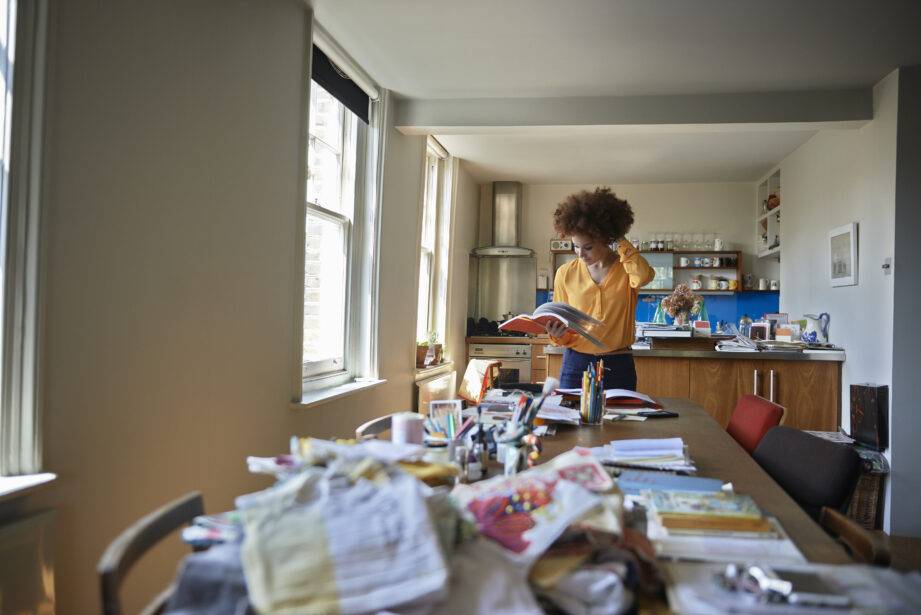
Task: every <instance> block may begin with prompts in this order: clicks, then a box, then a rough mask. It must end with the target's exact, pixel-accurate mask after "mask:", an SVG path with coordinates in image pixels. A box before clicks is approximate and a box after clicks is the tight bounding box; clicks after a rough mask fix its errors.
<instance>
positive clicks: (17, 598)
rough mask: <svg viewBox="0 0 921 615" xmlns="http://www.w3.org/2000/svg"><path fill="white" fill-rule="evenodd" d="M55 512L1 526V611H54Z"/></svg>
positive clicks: (43, 613)
mask: <svg viewBox="0 0 921 615" xmlns="http://www.w3.org/2000/svg"><path fill="white" fill-rule="evenodd" d="M53 520H54V512H53V511H42V512H39V513H35V514H33V515H31V516H29V517H23V518H20V519H16V520H14V521H10V522H7V523H5V524H4V525H0V614H6V613H16V614H18V613H36V614H37V615H53V613H54V550H53V548H52V547H53V543H52V540H53V535H52V531H53V528H52V522H53Z"/></svg>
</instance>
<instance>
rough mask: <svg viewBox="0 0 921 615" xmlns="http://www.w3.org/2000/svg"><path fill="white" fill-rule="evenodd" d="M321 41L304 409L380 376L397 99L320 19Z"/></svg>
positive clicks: (311, 106)
mask: <svg viewBox="0 0 921 615" xmlns="http://www.w3.org/2000/svg"><path fill="white" fill-rule="evenodd" d="M314 41H315V42H316V43H317V45H315V46H314V47H313V48H312V60H311V77H310V80H309V90H310V98H309V101H308V108H307V109H305V112H306V113H307V117H308V122H307V127H306V131H305V132H306V135H305V137H306V142H305V144H304V150H302V151H304V153H305V155H306V160H305V162H304V170H305V176H304V180H305V181H304V184H303V189H304V192H303V199H304V200H303V207H304V209H303V211H302V215H301V216H300V219H299V222H300V223H301V224H302V225H303V226H302V227H301V228H300V238H301V239H302V240H303V242H304V243H303V249H301V250H299V254H300V256H302V257H303V258H304V261H303V268H302V269H301V271H302V273H303V277H302V278H301V280H300V281H301V282H302V283H303V286H302V289H303V292H302V293H301V294H299V299H300V302H299V306H298V309H299V310H300V313H301V316H302V318H303V320H302V322H303V327H302V328H301V334H302V335H301V336H300V337H299V339H298V340H297V343H298V345H299V351H300V352H299V357H300V361H299V362H298V365H297V378H296V380H297V389H296V391H295V395H296V396H297V395H298V394H299V398H298V397H295V400H296V402H297V403H298V404H299V405H304V404H306V405H312V404H314V403H318V402H321V401H323V400H324V399H328V398H329V397H331V396H336V395H340V394H343V393H347V392H348V391H349V390H358V389H360V388H364V387H365V386H370V385H373V384H376V383H379V382H381V381H380V380H378V378H377V346H376V344H377V340H376V332H377V321H376V319H377V273H376V271H377V253H378V248H377V242H378V228H379V220H378V207H377V201H378V195H379V194H380V182H381V152H382V151H383V147H384V144H383V135H384V131H383V130H382V125H383V120H384V118H385V117H386V113H387V111H386V107H387V105H388V102H387V101H388V96H387V93H386V92H381V93H380V95H379V94H378V90H377V88H376V87H375V86H374V85H373V83H372V82H370V80H369V79H368V78H367V76H366V75H365V74H364V73H363V72H362V71H361V69H360V68H358V67H356V66H355V65H354V64H353V63H351V60H350V59H349V58H348V56H347V54H345V53H344V52H343V51H342V50H341V49H340V48H339V47H338V46H337V45H336V44H335V43H334V42H333V41H331V39H329V37H328V35H327V34H326V33H325V31H324V30H322V28H320V27H319V26H318V25H317V24H314ZM320 46H322V47H323V49H322V50H321V49H320ZM334 61H335V63H334ZM353 76H354V80H353ZM359 83H360V84H362V85H360V86H359Z"/></svg>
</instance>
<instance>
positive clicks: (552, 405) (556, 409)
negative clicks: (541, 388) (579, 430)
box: [537, 395, 579, 425]
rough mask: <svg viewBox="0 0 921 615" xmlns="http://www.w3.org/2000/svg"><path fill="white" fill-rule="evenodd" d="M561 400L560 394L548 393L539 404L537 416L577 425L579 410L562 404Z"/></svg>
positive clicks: (546, 419)
mask: <svg viewBox="0 0 921 615" xmlns="http://www.w3.org/2000/svg"><path fill="white" fill-rule="evenodd" d="M562 402H563V396H562V395H550V396H549V397H547V399H545V400H544V403H543V404H542V405H541V407H540V411H539V412H538V413H537V418H539V419H543V420H545V421H554V422H556V423H566V424H568V425H578V424H579V411H578V410H576V409H575V408H567V407H566V406H563V405H562Z"/></svg>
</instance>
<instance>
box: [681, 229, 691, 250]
mask: <svg viewBox="0 0 921 615" xmlns="http://www.w3.org/2000/svg"><path fill="white" fill-rule="evenodd" d="M691 241H692V239H691V234H690V233H685V234H684V235H682V236H681V249H682V250H690V249H691Z"/></svg>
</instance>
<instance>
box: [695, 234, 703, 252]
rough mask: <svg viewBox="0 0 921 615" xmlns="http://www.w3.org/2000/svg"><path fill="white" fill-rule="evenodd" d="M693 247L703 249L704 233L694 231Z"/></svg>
mask: <svg viewBox="0 0 921 615" xmlns="http://www.w3.org/2000/svg"><path fill="white" fill-rule="evenodd" d="M694 249H695V250H703V249H704V235H703V233H694Z"/></svg>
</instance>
